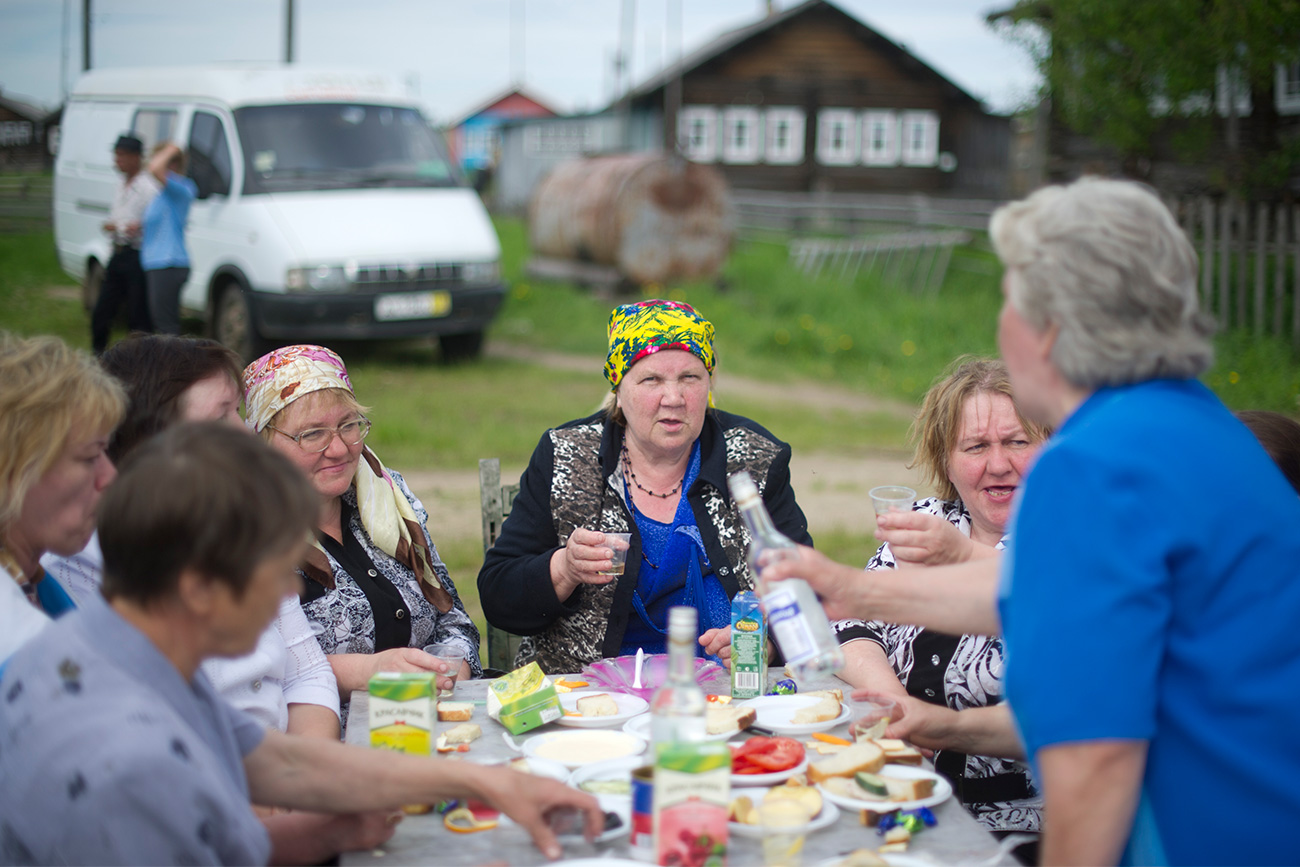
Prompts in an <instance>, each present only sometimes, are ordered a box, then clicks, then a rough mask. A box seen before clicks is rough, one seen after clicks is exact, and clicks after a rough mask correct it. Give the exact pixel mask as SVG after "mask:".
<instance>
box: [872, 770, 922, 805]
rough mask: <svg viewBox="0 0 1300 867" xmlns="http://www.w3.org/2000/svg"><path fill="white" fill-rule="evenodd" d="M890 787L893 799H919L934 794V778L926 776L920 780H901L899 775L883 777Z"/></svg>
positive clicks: (890, 798)
mask: <svg viewBox="0 0 1300 867" xmlns="http://www.w3.org/2000/svg"><path fill="white" fill-rule="evenodd" d="M881 779H883V780H884V781H885V785H886V786H888V787H889V800H891V801H919V800H920V799H921V798H928V797H930V796H931V795H933V794H934V780H933V779H931V778H929V777H926V778H923V779H918V780H900V779H898V778H897V777H887V776H883V775H882V777H881Z"/></svg>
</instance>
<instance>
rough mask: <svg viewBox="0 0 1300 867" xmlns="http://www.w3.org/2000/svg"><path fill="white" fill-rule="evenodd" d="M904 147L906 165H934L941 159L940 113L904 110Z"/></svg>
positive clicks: (902, 149) (903, 160)
mask: <svg viewBox="0 0 1300 867" xmlns="http://www.w3.org/2000/svg"><path fill="white" fill-rule="evenodd" d="M902 126H903V130H902V133H903V134H902V148H901V151H900V156H901V158H902V163H903V165H905V166H932V165H934V164H935V163H937V162H938V161H939V115H937V114H935V113H934V112H932V111H905V112H903V123H902Z"/></svg>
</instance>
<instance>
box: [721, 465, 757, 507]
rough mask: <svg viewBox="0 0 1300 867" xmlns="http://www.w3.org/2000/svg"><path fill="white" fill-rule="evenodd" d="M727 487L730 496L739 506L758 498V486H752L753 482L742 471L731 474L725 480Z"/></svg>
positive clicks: (747, 474)
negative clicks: (729, 490)
mask: <svg viewBox="0 0 1300 867" xmlns="http://www.w3.org/2000/svg"><path fill="white" fill-rule="evenodd" d="M727 487H728V488H730V489H731V496H732V497H734V498H735V500H736V502H737V503H739V504H741V505H743V504H745V503H746V502H748V501H750V500H755V499H757V498H758V485H755V484H754V480H753V479H751V478H750V477H749V473H747V472H745V471H744V470H741V471H740V472H738V473H733V474H732V475H731V476H730V477H729V478H728V479H727Z"/></svg>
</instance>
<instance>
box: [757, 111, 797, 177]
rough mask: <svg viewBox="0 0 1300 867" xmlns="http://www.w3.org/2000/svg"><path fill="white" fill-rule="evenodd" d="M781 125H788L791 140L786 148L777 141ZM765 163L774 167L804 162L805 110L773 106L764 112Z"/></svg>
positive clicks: (787, 140) (789, 139) (786, 144)
mask: <svg viewBox="0 0 1300 867" xmlns="http://www.w3.org/2000/svg"><path fill="white" fill-rule="evenodd" d="M781 124H785V125H786V129H787V130H788V132H789V138H787V139H786V142H785V146H784V147H782V146H781V144H780V143H779V142H778V141H777V140H776V135H777V131H778V130H779V129H780V128H781ZM763 136H764V137H763V141H764V148H763V161H764V162H767V163H770V164H771V165H774V166H795V165H798V164H799V163H802V162H803V139H804V115H803V109H799V108H792V107H790V106H773V107H772V108H769V109H767V111H765V112H763Z"/></svg>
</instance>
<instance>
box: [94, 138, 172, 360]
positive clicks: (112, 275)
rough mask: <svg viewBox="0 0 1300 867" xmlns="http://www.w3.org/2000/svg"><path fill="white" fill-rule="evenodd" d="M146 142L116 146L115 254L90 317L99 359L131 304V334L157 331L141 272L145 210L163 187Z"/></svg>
mask: <svg viewBox="0 0 1300 867" xmlns="http://www.w3.org/2000/svg"><path fill="white" fill-rule="evenodd" d="M143 162H144V142H142V141H140V139H138V138H136V137H135V136H133V135H129V134H128V135H121V136H118V138H117V142H116V143H115V144H114V145H113V164H114V165H115V166H116V167H117V170H118V171H119V172H121V173H122V183H121V185H120V186H119V187H118V188H117V191H116V192H115V193H114V194H113V204H112V207H111V208H110V209H109V212H108V222H106V223H104V231H105V232H107V233H108V234H109V235H110V236H112V239H113V255H112V256H111V257H110V258H109V260H108V267H106V268H105V269H104V281H103V283H102V284H101V286H100V289H99V298H98V299H97V300H96V301H95V309H94V311H93V312H92V313H91V315H90V343H91V347H92V348H93V349H94V350H95V354H96V355H99V354H100V353H101V352H103V351H104V350H105V349H107V348H108V336H109V333H110V332H112V330H113V321H114V320H115V319H116V318H117V313H118V311H119V310H121V309H122V305H123V304H125V305H126V323H127V327H129V328H130V329H131V330H132V331H152V330H153V323H152V320H151V319H150V318H149V298H148V294H147V293H146V291H145V282H144V270H143V269H142V268H141V267H140V238H141V231H140V226H141V224H142V223H143V222H144V212H145V209H146V208H148V207H149V203H150V202H151V201H153V197H154V196H156V195H158V190H159V189H160V188H161V186H162V185H161V184H159V183H158V180H157V179H156V178H154V176H153V175H151V174H150V173H149V172H146V171H142V170H141V169H142V168H143Z"/></svg>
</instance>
